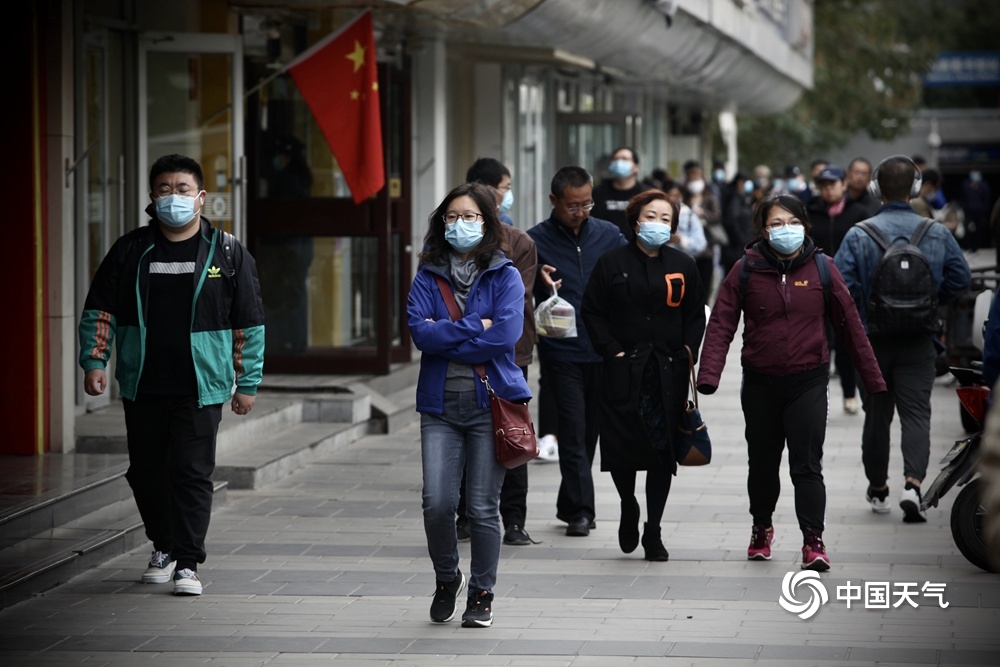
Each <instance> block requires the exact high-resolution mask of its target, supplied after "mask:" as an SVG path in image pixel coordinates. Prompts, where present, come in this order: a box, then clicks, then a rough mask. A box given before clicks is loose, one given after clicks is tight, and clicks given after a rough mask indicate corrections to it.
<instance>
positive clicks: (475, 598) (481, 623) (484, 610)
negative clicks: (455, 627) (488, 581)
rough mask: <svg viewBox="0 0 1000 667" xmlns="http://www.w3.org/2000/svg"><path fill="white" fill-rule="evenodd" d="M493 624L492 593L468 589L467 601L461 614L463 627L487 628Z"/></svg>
mask: <svg viewBox="0 0 1000 667" xmlns="http://www.w3.org/2000/svg"><path fill="white" fill-rule="evenodd" d="M491 625H493V593H488V592H486V591H484V590H482V589H476V588H471V589H469V602H468V604H467V605H466V607H465V613H464V614H462V627H463V628H488V627H490V626H491Z"/></svg>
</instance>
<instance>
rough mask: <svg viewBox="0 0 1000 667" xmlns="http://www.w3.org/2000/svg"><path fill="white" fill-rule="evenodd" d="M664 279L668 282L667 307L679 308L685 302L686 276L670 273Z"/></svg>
mask: <svg viewBox="0 0 1000 667" xmlns="http://www.w3.org/2000/svg"><path fill="white" fill-rule="evenodd" d="M663 279H664V280H666V281H667V305H668V306H670V307H672V308H677V307H678V306H680V305H681V302H682V301H683V300H684V289H685V287H686V286H685V284H684V274H683V273H668V274H667V275H665V276H663Z"/></svg>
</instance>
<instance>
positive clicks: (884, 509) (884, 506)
mask: <svg viewBox="0 0 1000 667" xmlns="http://www.w3.org/2000/svg"><path fill="white" fill-rule="evenodd" d="M875 494H876V492H875V491H874V490H873V489H872V487H871V485H870V484H869V485H868V490H867V491H865V500H867V501H868V502H869V503H871V506H872V512H875V514H888V513H889V489H888V487H887V488H886V489H885V491H883V492H882V497H881V498H879V497H878V496H877V495H875Z"/></svg>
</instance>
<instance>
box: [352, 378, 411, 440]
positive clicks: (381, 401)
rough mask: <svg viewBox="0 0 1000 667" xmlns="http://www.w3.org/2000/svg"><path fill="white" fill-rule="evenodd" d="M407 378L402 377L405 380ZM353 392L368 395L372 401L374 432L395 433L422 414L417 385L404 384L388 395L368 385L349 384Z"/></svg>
mask: <svg viewBox="0 0 1000 667" xmlns="http://www.w3.org/2000/svg"><path fill="white" fill-rule="evenodd" d="M403 379H405V378H401V380H403ZM348 387H349V388H350V389H351V391H352V392H354V393H356V394H364V395H367V396H368V398H369V400H370V403H371V421H372V432H373V433H383V434H389V433H395V432H396V431H398V430H400V429H401V428H403V427H405V426H407V425H408V424H410V423H411V422H413V421H414V420H416V419H417V418H418V417H419V416H420V415H418V414H417V412H416V395H417V390H416V385H413V386H409V385H405V384H404V385H403V386H402V388H396V389H395V390H393V391H392V393H390V394H389V395H388V396H386V395H383V394H381V393H379V392H378V391H375V390H374V389H372V388H371V387H369V386H368V385H364V384H360V383H358V384H351V385H348Z"/></svg>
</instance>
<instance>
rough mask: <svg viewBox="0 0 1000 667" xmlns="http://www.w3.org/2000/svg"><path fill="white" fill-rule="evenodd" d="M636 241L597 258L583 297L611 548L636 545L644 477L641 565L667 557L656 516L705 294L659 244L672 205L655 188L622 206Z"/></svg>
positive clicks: (690, 271) (687, 265) (693, 268)
mask: <svg viewBox="0 0 1000 667" xmlns="http://www.w3.org/2000/svg"><path fill="white" fill-rule="evenodd" d="M625 214H626V217H627V220H628V223H629V224H630V225H631V226H632V229H633V230H634V231H635V238H634V239H633V240H632V242H631V243H630V244H629V245H627V246H622V247H621V248H617V249H615V250H612V251H610V252H608V253H606V254H605V255H604V256H603V257H601V258H600V260H598V263H597V266H595V267H594V271H593V273H591V276H590V281H589V282H588V283H587V288H586V290H585V291H584V294H583V321H584V324H585V325H586V327H587V332H588V333H589V334H590V340H591V342H592V344H593V345H594V349H595V350H596V351H597V353H598V354H600V355H601V356H602V357H604V388H603V396H602V402H601V415H600V433H601V440H600V442H601V470H605V471H608V472H610V473H611V479H612V480H614V483H615V488H617V489H618V495H619V496H620V497H621V505H622V513H621V521H620V523H619V526H618V543H619V545H620V546H621V549H622V551H624V552H625V553H631V552H632V551H634V550H635V548H636V547H637V546H638V545H639V541H640V539H639V502H638V501H637V500H636V497H635V480H636V471H639V470H645V471H647V472H646V512H647V521H646V523H645V525H644V527H643V534H642V547H643V550H644V551H645V558H646V560H655V561H665V560H667V559H668V558H669V554H668V553H667V550H666V549H665V548H664V546H663V541H662V539H661V538H660V519H661V518H662V517H663V510H664V507H665V506H666V503H667V495H668V494H669V493H670V481H671V477H672V476H673V474H674V472H675V471H676V462H675V461H674V454H673V442H674V434H675V433H676V432H677V423H678V420H679V418H680V414H681V411H682V410H683V408H684V403H685V401H686V400H687V391H688V381H689V379H690V372H689V365H688V364H689V356H688V351H687V350H686V349H685V346H687V347H688V348H690V350H691V355H692V357H691V358H692V359H697V358H698V347H699V345H700V344H701V338H702V334H703V333H704V331H705V307H704V303H705V294H704V287H703V286H702V283H701V279H700V278H699V274H698V268H697V265H696V264H695V261H694V259H693V258H692V257H691V256H689V255H687V254H686V253H684V252H683V251H681V250H678V249H676V248H673V247H671V246H668V245H666V243H667V242H668V241H669V240H670V235H671V234H672V233H673V232H674V231H676V229H677V217H678V214H679V209H678V205H677V204H675V203H673V202H671V201H670V200H669V199H668V198H667V195H666V194H665V193H664V192H662V191H660V190H647V191H646V192H641V193H639V194H638V195H636V196H635V197H633V198H632V200H631V201H629V203H628V206H627V207H626V209H625Z"/></svg>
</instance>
